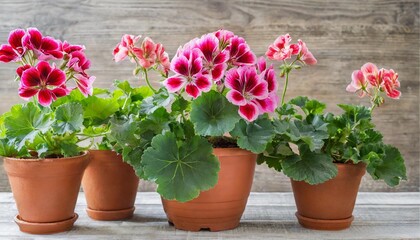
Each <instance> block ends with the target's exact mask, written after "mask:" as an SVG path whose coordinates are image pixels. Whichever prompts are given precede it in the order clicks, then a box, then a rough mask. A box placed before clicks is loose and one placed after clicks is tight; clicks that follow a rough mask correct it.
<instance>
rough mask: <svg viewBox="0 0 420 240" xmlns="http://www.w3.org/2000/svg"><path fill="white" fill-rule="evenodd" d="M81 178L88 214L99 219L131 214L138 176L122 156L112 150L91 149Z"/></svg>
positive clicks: (111, 218)
mask: <svg viewBox="0 0 420 240" xmlns="http://www.w3.org/2000/svg"><path fill="white" fill-rule="evenodd" d="M90 154H91V161H90V163H89V165H88V167H87V168H86V171H85V174H84V176H83V180H82V186H83V191H84V192H85V196H86V201H87V209H86V212H87V213H88V215H89V217H91V218H93V219H96V220H108V221H110V220H120V219H127V218H131V217H132V216H133V213H134V202H135V200H136V195H137V188H138V186H139V178H138V177H137V176H136V174H135V172H134V169H133V168H132V167H131V166H130V165H129V164H127V163H125V162H123V159H122V156H121V155H118V154H117V153H115V152H113V151H110V150H90Z"/></svg>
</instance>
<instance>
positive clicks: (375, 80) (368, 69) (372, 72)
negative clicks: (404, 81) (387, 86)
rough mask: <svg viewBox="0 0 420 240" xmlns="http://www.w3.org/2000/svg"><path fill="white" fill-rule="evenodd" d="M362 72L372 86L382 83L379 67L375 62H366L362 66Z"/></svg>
mask: <svg viewBox="0 0 420 240" xmlns="http://www.w3.org/2000/svg"><path fill="white" fill-rule="evenodd" d="M361 70H362V72H363V75H364V76H365V78H366V79H367V80H368V81H369V83H370V84H371V85H372V86H375V87H379V86H380V85H381V84H382V79H381V78H380V77H379V70H378V67H377V66H376V65H375V64H373V63H370V62H368V63H365V64H364V65H363V66H362V69H361Z"/></svg>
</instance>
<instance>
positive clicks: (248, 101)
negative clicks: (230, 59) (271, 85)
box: [225, 66, 269, 122]
mask: <svg viewBox="0 0 420 240" xmlns="http://www.w3.org/2000/svg"><path fill="white" fill-rule="evenodd" d="M225 85H226V87H227V88H228V89H230V91H229V92H228V93H227V95H226V98H227V99H228V100H229V102H231V103H233V104H235V105H237V106H239V110H238V112H239V115H240V116H241V117H242V118H244V119H246V120H248V121H250V122H251V121H254V120H255V119H257V117H258V115H259V114H262V113H263V112H261V111H260V105H259V103H258V100H264V99H266V98H267V97H268V95H269V94H268V83H267V81H264V80H262V79H260V78H259V76H258V74H257V70H256V68H255V67H253V66H242V67H239V68H232V69H231V70H229V71H228V72H227V73H226V80H225Z"/></svg>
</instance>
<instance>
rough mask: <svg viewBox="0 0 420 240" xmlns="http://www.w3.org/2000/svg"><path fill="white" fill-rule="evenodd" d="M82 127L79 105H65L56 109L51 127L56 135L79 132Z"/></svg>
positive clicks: (73, 103) (80, 107) (81, 108)
mask: <svg viewBox="0 0 420 240" xmlns="http://www.w3.org/2000/svg"><path fill="white" fill-rule="evenodd" d="M82 126H83V107H82V105H81V104H80V103H75V102H72V103H65V104H63V105H61V106H59V107H57V109H56V111H55V122H54V124H53V125H52V127H53V129H54V131H55V132H57V133H58V134H64V133H73V132H77V131H80V130H81V128H82Z"/></svg>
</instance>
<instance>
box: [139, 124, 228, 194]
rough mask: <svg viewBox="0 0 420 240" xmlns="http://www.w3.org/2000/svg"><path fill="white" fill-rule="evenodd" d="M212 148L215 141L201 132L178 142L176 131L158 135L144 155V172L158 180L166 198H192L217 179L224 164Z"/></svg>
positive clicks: (161, 191) (209, 186)
mask: <svg viewBox="0 0 420 240" xmlns="http://www.w3.org/2000/svg"><path fill="white" fill-rule="evenodd" d="M212 152H213V148H212V146H211V144H210V143H209V142H208V141H207V140H206V139H204V138H202V137H199V136H194V137H193V138H191V139H188V140H186V141H183V142H180V143H179V145H178V144H177V141H176V138H175V135H174V134H173V133H170V132H167V133H166V134H165V135H157V136H156V137H154V138H153V140H152V146H151V147H149V148H148V149H146V151H145V152H144V154H143V156H142V164H143V166H144V173H145V176H146V177H147V179H152V180H155V182H156V183H157V184H158V188H157V191H158V193H160V194H161V195H162V197H163V198H165V199H175V200H177V201H180V202H186V201H190V200H192V199H194V198H196V197H197V196H198V195H199V194H200V191H206V190H209V189H210V188H212V187H214V186H215V185H216V183H217V179H218V172H219V169H220V166H219V161H218V159H217V158H216V156H214V155H213V154H212Z"/></svg>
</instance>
